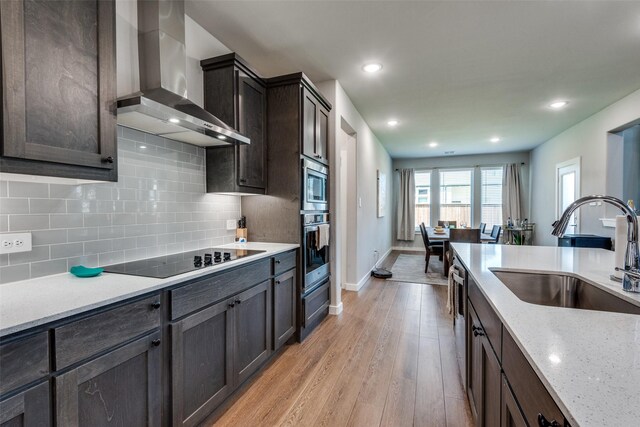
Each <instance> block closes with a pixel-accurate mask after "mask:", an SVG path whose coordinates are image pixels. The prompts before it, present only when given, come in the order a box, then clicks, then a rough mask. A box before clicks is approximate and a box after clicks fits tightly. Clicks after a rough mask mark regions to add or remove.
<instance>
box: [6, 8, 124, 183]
mask: <svg viewBox="0 0 640 427" xmlns="http://www.w3.org/2000/svg"><path fill="white" fill-rule="evenodd" d="M0 20H1V25H0V29H1V34H2V65H3V71H4V72H3V82H2V84H3V87H2V93H3V105H4V109H3V117H2V118H3V130H2V132H3V135H2V137H3V139H2V156H3V157H4V159H3V163H2V165H3V170H5V171H8V172H17V173H32V174H36V175H42V174H46V175H54V176H66V177H70V178H86V179H108V180H112V181H116V180H117V174H116V163H115V159H116V115H115V103H114V101H115V98H116V80H115V77H116V70H115V1H113V0H108V1H78V2H73V1H68V2H64V3H59V2H48V1H10V2H4V1H3V2H0ZM98 29H99V30H98ZM40 162H47V167H46V168H45V167H42V165H41V164H40V166H38V164H39V163H40Z"/></svg>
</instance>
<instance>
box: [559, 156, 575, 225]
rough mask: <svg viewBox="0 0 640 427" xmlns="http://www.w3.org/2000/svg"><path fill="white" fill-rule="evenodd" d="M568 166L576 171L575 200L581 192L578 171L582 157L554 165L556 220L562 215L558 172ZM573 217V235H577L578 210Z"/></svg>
mask: <svg viewBox="0 0 640 427" xmlns="http://www.w3.org/2000/svg"><path fill="white" fill-rule="evenodd" d="M570 166H574V167H575V171H576V195H575V196H576V197H575V198H576V200H577V199H579V198H580V197H581V195H582V190H581V182H582V178H581V174H580V170H581V168H582V157H581V156H578V157H574V158H572V159H569V160H565V161H564V162H560V163H557V164H556V179H555V187H556V189H555V193H556V203H555V214H556V218H560V216H561V215H562V210H561V205H562V203H561V201H560V196H561V194H560V170H562V169H564V168H566V167H570ZM574 215H575V216H576V226H575V229H574V233H579V232H580V210H579V209H578V210H577V211H576V212H575V213H574Z"/></svg>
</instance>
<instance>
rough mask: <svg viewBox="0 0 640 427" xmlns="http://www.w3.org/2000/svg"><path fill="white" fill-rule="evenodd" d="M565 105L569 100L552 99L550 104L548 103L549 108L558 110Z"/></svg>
mask: <svg viewBox="0 0 640 427" xmlns="http://www.w3.org/2000/svg"><path fill="white" fill-rule="evenodd" d="M567 105H569V101H554V102H552V103H551V104H549V108H552V109H554V110H560V109H561V108H564V107H566V106H567Z"/></svg>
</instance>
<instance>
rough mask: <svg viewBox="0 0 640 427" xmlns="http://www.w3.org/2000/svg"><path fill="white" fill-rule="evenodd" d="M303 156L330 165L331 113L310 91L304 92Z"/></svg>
mask: <svg viewBox="0 0 640 427" xmlns="http://www.w3.org/2000/svg"><path fill="white" fill-rule="evenodd" d="M302 103H303V109H302V154H304V155H305V156H307V157H310V158H312V159H314V160H316V161H318V162H320V163H324V164H328V163H329V153H328V142H329V141H328V137H329V111H328V110H327V108H325V107H324V106H323V105H322V100H321V99H320V98H318V96H317V94H314V93H313V92H311V91H310V90H309V89H306V88H305V89H304V90H303V91H302Z"/></svg>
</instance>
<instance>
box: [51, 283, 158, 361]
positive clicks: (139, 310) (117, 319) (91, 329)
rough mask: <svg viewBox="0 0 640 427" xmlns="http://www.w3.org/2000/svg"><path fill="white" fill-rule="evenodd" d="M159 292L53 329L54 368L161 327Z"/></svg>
mask: <svg viewBox="0 0 640 427" xmlns="http://www.w3.org/2000/svg"><path fill="white" fill-rule="evenodd" d="M159 301H160V297H159V296H158V295H155V296H152V297H149V298H145V299H143V300H140V301H137V302H134V303H131V304H127V305H125V306H122V307H118V308H114V309H112V310H109V311H105V312H103V313H100V314H96V315H93V316H90V317H87V318H85V319H82V320H78V321H75V322H72V323H69V324H67V325H64V326H61V327H59V328H56V329H55V361H56V370H59V369H62V368H64V367H66V366H69V365H71V364H73V363H76V362H79V361H80V360H82V359H85V358H87V357H89V356H92V355H94V354H96V353H99V352H101V351H103V350H106V349H108V348H109V347H113V346H116V345H118V344H120V343H123V342H125V341H127V340H129V339H131V338H134V337H136V336H138V335H141V334H143V333H144V332H147V331H150V330H152V329H154V328H157V327H158V326H160V311H161V310H159V308H160V306H159Z"/></svg>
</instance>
